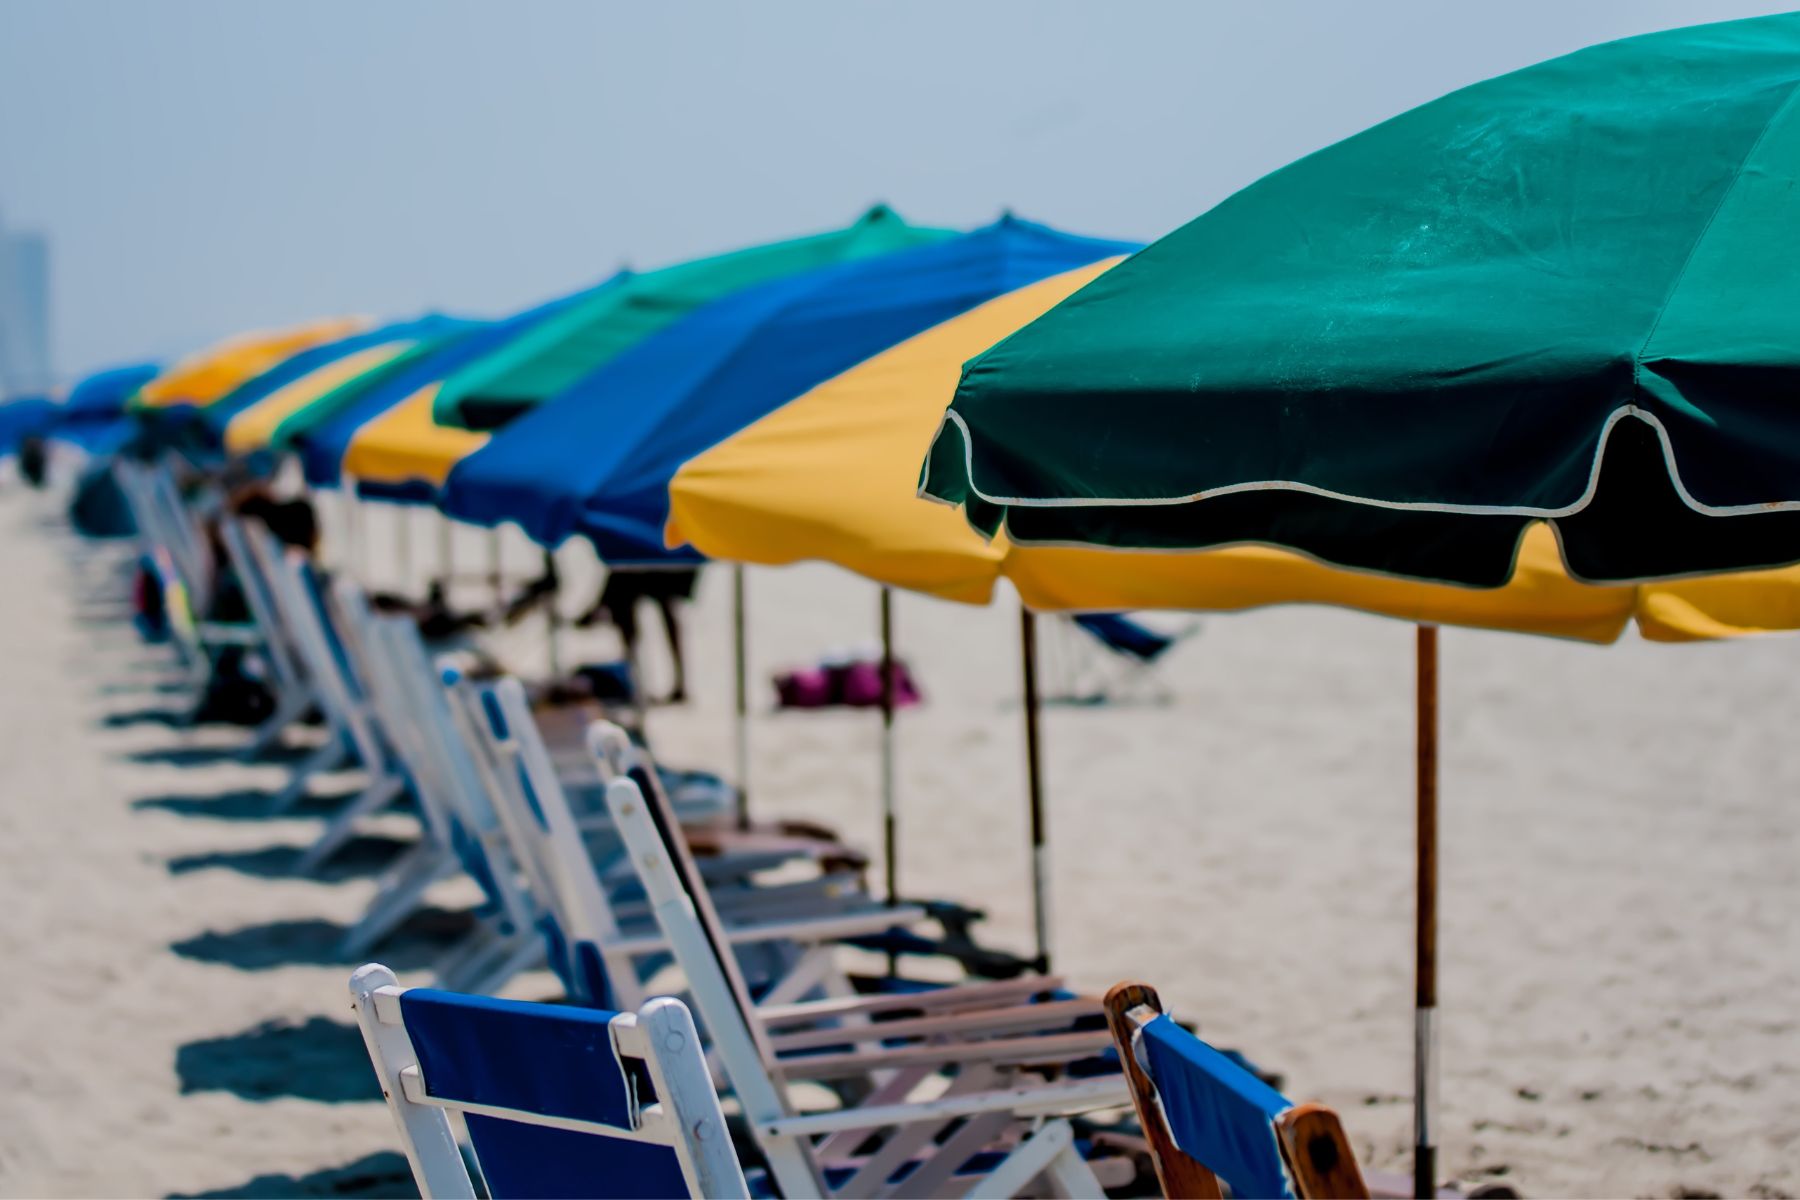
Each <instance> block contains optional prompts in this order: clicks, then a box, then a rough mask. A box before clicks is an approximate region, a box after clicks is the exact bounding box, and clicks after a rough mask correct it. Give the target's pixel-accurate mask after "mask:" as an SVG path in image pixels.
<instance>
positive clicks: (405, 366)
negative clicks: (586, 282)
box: [276, 275, 629, 487]
mask: <svg viewBox="0 0 1800 1200" xmlns="http://www.w3.org/2000/svg"><path fill="white" fill-rule="evenodd" d="M628 278H629V276H626V275H615V276H613V277H612V278H610V279H607V280H605V281H603V282H601V283H599V284H596V285H595V286H594V287H591V288H588V289H587V290H585V291H581V292H576V293H574V294H573V295H569V296H559V297H557V298H556V299H554V300H550V301H547V302H545V303H543V304H540V305H538V306H537V307H535V308H529V309H526V310H525V311H523V312H520V313H515V314H514V315H512V316H510V317H507V318H505V319H504V320H500V321H494V322H491V323H487V324H480V325H473V326H470V327H468V328H466V329H463V330H461V331H458V332H456V333H453V334H450V335H448V336H445V337H441V338H436V339H433V340H431V341H428V342H424V343H421V344H420V345H418V346H416V347H414V348H413V349H411V350H409V351H408V352H407V353H405V354H404V355H401V356H400V357H398V358H396V359H395V360H394V361H393V362H391V363H389V364H388V365H386V366H384V367H381V368H379V369H377V370H374V371H370V372H367V373H365V374H363V375H360V376H357V377H356V378H355V379H352V380H349V381H347V382H346V383H344V384H342V385H340V386H339V387H337V388H334V389H333V390H332V391H330V392H327V393H326V394H325V395H323V396H321V397H319V398H318V399H317V400H315V401H313V402H312V403H311V404H309V405H307V406H306V407H305V408H302V409H300V410H299V411H297V412H295V413H294V414H292V415H291V416H289V417H288V418H287V419H286V420H284V421H283V422H282V424H281V425H280V426H279V427H278V428H277V430H276V437H277V439H278V441H280V442H281V443H282V444H291V445H292V446H293V447H294V448H295V449H297V450H298V451H299V452H300V460H301V464H302V466H303V467H304V469H305V473H306V479H307V482H308V483H311V484H313V485H314V486H315V487H332V486H335V485H336V484H337V483H338V481H339V478H340V476H341V475H342V473H343V469H344V467H343V464H344V458H345V456H346V454H348V452H349V449H350V444H351V442H352V441H353V440H354V439H355V437H356V435H357V433H358V432H359V431H360V430H361V429H362V428H363V427H364V426H365V425H367V424H369V423H370V422H372V421H375V420H376V419H378V418H380V417H381V416H382V415H383V414H384V413H386V412H388V411H389V410H391V409H393V408H394V407H396V406H397V405H401V404H403V403H405V402H406V401H408V400H409V399H411V398H413V397H415V396H416V395H418V393H419V392H420V390H421V389H423V388H432V389H435V388H437V387H439V386H441V384H442V383H443V381H444V380H445V378H447V377H448V376H450V375H452V374H454V373H455V372H457V371H459V370H462V369H463V368H464V367H467V366H469V365H470V364H472V363H476V362H479V361H481V359H483V358H484V357H486V356H487V355H489V354H493V353H495V352H496V351H498V350H501V349H503V348H505V347H506V346H507V345H509V344H510V343H511V342H512V341H513V339H515V338H517V337H520V336H521V335H523V334H525V333H528V332H530V331H531V330H532V329H534V328H536V327H537V326H538V324H540V323H541V322H543V321H546V320H550V319H552V318H554V317H555V316H556V315H557V314H558V313H561V312H563V311H565V310H566V309H567V308H569V307H571V306H575V305H579V304H582V303H585V302H588V301H590V300H592V299H593V298H594V297H596V296H599V295H603V294H604V293H606V292H607V291H609V290H611V289H612V288H615V287H618V286H620V285H621V284H622V283H623V282H624V281H625V280H626V279H628ZM481 436H482V437H483V438H485V435H481Z"/></svg>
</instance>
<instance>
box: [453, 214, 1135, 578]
mask: <svg viewBox="0 0 1800 1200" xmlns="http://www.w3.org/2000/svg"><path fill="white" fill-rule="evenodd" d="M1131 248H1132V247H1130V246H1128V245H1126V244H1125V243H1121V242H1113V241H1103V240H1100V239H1095V238H1085V237H1075V236H1072V235H1069V234H1065V233H1059V232H1057V231H1056V230H1052V229H1049V228H1046V227H1045V226H1042V225H1034V224H1032V223H1030V222H1027V221H1021V220H1017V219H1016V218H1012V217H1007V218H1005V219H1003V220H1001V221H999V222H997V223H995V224H993V225H990V226H988V227H987V228H985V229H981V230H977V231H976V232H974V233H969V234H964V235H962V236H959V237H956V238H952V239H950V240H948V241H943V242H939V243H937V244H935V245H930V246H923V247H919V248H917V249H913V250H906V251H901V252H898V253H895V254H889V255H883V256H881V257H878V258H870V259H864V260H861V261H858V262H852V263H845V264H842V265H840V266H835V267H826V268H823V269H820V270H817V271H810V272H807V273H805V274H803V275H798V276H792V277H789V278H786V279H782V280H777V281H775V282H773V283H768V284H764V285H762V286H760V287H756V288H751V289H749V290H747V291H742V292H738V293H737V294H735V295H733V296H731V297H729V298H727V299H725V300H721V301H718V302H716V303H714V304H712V305H709V306H707V307H706V308H704V309H702V310H700V311H699V312H697V313H695V314H694V315H692V316H690V317H688V318H687V319H686V320H684V321H681V322H679V323H677V324H676V325H673V326H670V327H669V328H668V329H666V330H664V331H663V333H661V334H659V335H657V336H656V337H654V338H651V339H650V340H648V341H646V342H643V343H641V344H640V345H638V346H637V347H636V348H635V349H633V350H631V351H629V352H627V353H626V354H623V355H621V356H619V357H618V358H617V359H615V360H614V361H613V362H612V363H611V364H610V365H609V366H607V367H605V368H603V369H602V370H600V371H598V372H596V373H595V374H593V375H591V376H589V377H588V378H586V379H584V380H583V381H582V382H581V383H580V384H578V385H577V386H576V387H574V388H571V389H570V390H569V391H567V392H565V393H564V394H563V395H561V396H559V397H557V398H556V399H555V400H554V401H552V402H551V403H549V404H546V405H543V406H541V407H539V408H537V409H536V410H534V411H532V412H531V413H529V414H527V415H526V416H524V417H522V418H520V419H519V420H518V421H516V422H515V423H513V424H512V425H510V426H508V427H507V428H506V429H505V430H504V431H502V432H501V433H500V435H498V436H497V437H496V438H495V439H494V440H493V441H492V442H491V443H489V444H488V445H487V446H486V447H485V448H483V449H482V450H479V451H477V452H476V453H475V454H473V455H470V456H469V457H468V458H467V459H464V460H463V461H462V462H461V463H459V464H457V466H456V467H455V468H454V469H453V470H452V471H451V472H450V478H449V481H448V483H447V485H446V487H445V495H444V502H443V503H444V507H445V510H446V511H447V512H449V513H450V514H451V515H452V516H456V517H460V518H463V519H466V520H470V521H474V522H476V523H479V524H496V523H498V522H500V521H508V520H510V521H517V522H518V523H519V524H521V525H522V526H524V528H525V530H526V532H527V533H529V534H530V535H531V536H532V538H534V539H535V540H536V541H538V542H540V543H542V544H544V545H550V546H553V545H556V544H558V543H560V542H561V541H562V540H563V539H565V538H567V537H568V536H570V535H571V534H574V533H577V532H579V533H581V534H584V535H585V536H587V537H588V538H589V539H591V540H592V541H593V542H594V544H595V546H596V548H597V549H598V550H599V552H600V554H601V555H602V557H605V558H607V559H608V560H609V561H613V562H643V561H664V560H667V559H668V558H670V557H671V554H672V552H671V551H670V550H668V549H667V548H666V547H665V545H664V543H663V525H664V522H665V521H666V520H667V517H668V508H669V499H668V485H669V480H670V478H671V477H672V476H673V475H674V473H675V471H676V469H677V468H678V467H680V466H681V464H682V463H683V462H684V461H686V460H687V459H689V458H692V457H693V456H694V455H696V454H698V453H700V452H701V451H703V450H705V449H707V448H708V447H709V446H712V445H713V444H715V443H717V442H718V441H720V440H721V439H723V438H725V437H727V436H729V435H731V434H732V433H735V432H737V431H738V430H739V429H741V428H743V427H744V426H745V425H747V424H749V423H750V422H752V421H754V420H756V419H757V418H759V417H762V416H764V415H765V414H767V413H768V412H770V411H772V410H773V409H775V408H777V407H779V406H780V405H782V404H785V403H786V402H787V401H789V400H791V399H793V398H794V397H795V396H798V395H800V394H801V393H802V392H805V391H807V390H808V389H809V388H811V387H813V386H815V385H817V384H818V383H821V382H823V381H824V380H826V379H829V378H830V377H831V376H833V375H835V374H838V373H839V372H841V371H843V370H844V369H845V368H847V367H850V366H852V365H854V364H855V363H857V362H860V361H862V360H863V359H865V358H867V357H869V356H870V355H872V354H876V353H879V352H880V351H882V350H885V349H887V348H888V347H890V346H892V345H894V344H895V343H897V342H900V341H903V340H905V339H906V338H909V337H911V336H913V335H914V334H916V333H919V332H920V331H922V330H924V329H927V328H930V327H931V326H932V325H935V324H937V323H938V322H940V321H943V320H945V319H947V318H949V317H952V316H955V315H956V314H958V313H961V312H965V311H967V310H968V309H970V308H972V307H974V306H975V305H977V304H980V303H982V302H983V301H986V300H989V299H991V298H993V297H994V296H996V295H999V294H1001V293H1003V292H1006V291H1010V290H1011V289H1013V288H1016V287H1019V286H1021V285H1022V284H1025V283H1029V282H1032V281H1034V280H1037V279H1042V278H1044V277H1045V276H1048V275H1051V274H1055V273H1059V272H1061V271H1065V270H1068V269H1070V268H1073V267H1075V266H1079V265H1082V264H1085V263H1091V262H1094V261H1095V260H1097V259H1101V258H1106V257H1109V256H1112V255H1116V254H1119V253H1121V252H1122V251H1125V250H1129V249H1131ZM680 556H681V557H686V558H688V559H692V558H693V557H694V556H693V555H692V553H691V552H688V553H685V554H681V555H680Z"/></svg>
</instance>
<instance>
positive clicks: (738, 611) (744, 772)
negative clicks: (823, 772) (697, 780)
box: [731, 563, 750, 829]
mask: <svg viewBox="0 0 1800 1200" xmlns="http://www.w3.org/2000/svg"><path fill="white" fill-rule="evenodd" d="M744 620H745V611H744V564H743V563H733V564H731V641H732V659H733V663H734V668H735V671H736V680H735V690H736V695H735V696H734V698H733V699H734V701H735V704H736V708H737V727H736V729H735V730H734V734H735V745H734V746H733V747H732V749H733V752H734V754H735V756H736V759H737V762H736V764H735V766H736V769H737V821H738V828H739V829H748V828H750V668H749V650H748V638H747V636H746V634H745V631H744Z"/></svg>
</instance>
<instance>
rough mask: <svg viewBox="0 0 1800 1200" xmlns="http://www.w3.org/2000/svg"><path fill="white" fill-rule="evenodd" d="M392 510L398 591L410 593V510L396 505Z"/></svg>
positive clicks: (411, 577) (411, 567) (411, 564)
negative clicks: (398, 579) (398, 577)
mask: <svg viewBox="0 0 1800 1200" xmlns="http://www.w3.org/2000/svg"><path fill="white" fill-rule="evenodd" d="M393 508H394V565H395V567H396V568H397V569H398V570H399V572H400V586H399V589H398V590H399V591H400V592H401V593H406V592H410V591H412V585H413V552H412V532H413V521H412V509H411V508H409V507H407V506H406V505H404V504H396V505H394V506H393Z"/></svg>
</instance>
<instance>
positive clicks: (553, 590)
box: [544, 550, 636, 686]
mask: <svg viewBox="0 0 1800 1200" xmlns="http://www.w3.org/2000/svg"><path fill="white" fill-rule="evenodd" d="M544 577H545V578H546V579H548V580H549V581H550V594H549V595H547V596H545V597H544V649H545V652H546V654H547V656H548V657H549V660H550V678H551V679H561V678H562V646H561V644H560V641H561V634H562V614H561V613H560V612H558V611H557V607H556V602H557V600H558V599H560V597H561V593H562V582H561V580H560V579H559V578H558V576H557V574H556V555H554V554H552V553H551V552H550V551H548V550H545V551H544ZM633 686H636V680H635V679H634V680H633Z"/></svg>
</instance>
